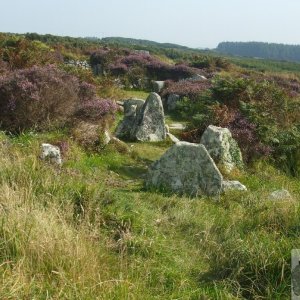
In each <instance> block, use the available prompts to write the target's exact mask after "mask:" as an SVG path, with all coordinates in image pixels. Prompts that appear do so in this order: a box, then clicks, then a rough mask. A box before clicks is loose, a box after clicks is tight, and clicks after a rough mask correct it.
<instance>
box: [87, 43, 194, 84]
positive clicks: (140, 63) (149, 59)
mask: <svg viewBox="0 0 300 300" xmlns="http://www.w3.org/2000/svg"><path fill="white" fill-rule="evenodd" d="M90 63H91V65H92V67H93V68H94V69H96V68H97V67H99V65H100V66H101V69H102V70H103V71H105V72H107V73H108V74H110V75H113V76H123V77H124V81H125V83H126V82H127V81H129V83H127V85H134V84H136V81H137V80H138V78H136V77H134V76H132V74H135V73H139V74H141V75H140V78H139V79H141V77H143V78H148V79H152V80H167V79H172V80H179V79H183V78H187V77H191V76H193V75H195V74H196V73H197V69H195V68H192V67H190V66H188V65H186V64H177V65H170V64H167V63H165V62H163V61H161V60H159V59H158V58H156V57H154V56H151V55H149V54H145V53H138V52H134V51H129V50H127V49H108V48H104V49H100V50H97V51H96V52H94V53H92V55H91V57H90ZM136 70H139V71H138V72H136ZM105 72H104V73H105ZM96 73H97V72H96ZM102 73H103V72H102ZM124 75H125V76H124ZM126 77H127V78H126Z"/></svg>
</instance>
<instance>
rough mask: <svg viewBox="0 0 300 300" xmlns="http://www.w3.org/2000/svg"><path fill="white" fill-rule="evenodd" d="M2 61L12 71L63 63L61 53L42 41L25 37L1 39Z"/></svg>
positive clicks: (0, 51)
mask: <svg viewBox="0 0 300 300" xmlns="http://www.w3.org/2000/svg"><path fill="white" fill-rule="evenodd" d="M0 60H3V61H5V62H6V63H7V64H8V66H9V68H10V69H11V70H14V69H22V68H28V67H32V66H34V65H47V64H52V63H61V62H63V57H62V55H61V54H60V53H59V51H56V50H54V49H52V48H50V47H48V46H47V45H46V44H44V43H42V42H40V41H30V40H27V39H25V38H23V37H17V36H2V37H0Z"/></svg>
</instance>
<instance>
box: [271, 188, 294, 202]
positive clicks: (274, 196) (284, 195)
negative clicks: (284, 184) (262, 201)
mask: <svg viewBox="0 0 300 300" xmlns="http://www.w3.org/2000/svg"><path fill="white" fill-rule="evenodd" d="M269 199H270V200H291V199H292V196H291V194H290V192H289V191H288V190H284V189H282V190H276V191H274V192H272V193H271V194H270V195H269Z"/></svg>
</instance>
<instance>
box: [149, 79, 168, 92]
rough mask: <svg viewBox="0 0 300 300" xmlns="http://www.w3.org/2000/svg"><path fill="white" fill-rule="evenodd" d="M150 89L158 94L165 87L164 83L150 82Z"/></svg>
mask: <svg viewBox="0 0 300 300" xmlns="http://www.w3.org/2000/svg"><path fill="white" fill-rule="evenodd" d="M151 83H152V88H153V91H154V92H155V93H159V92H160V91H161V90H162V89H163V88H164V86H165V82H164V81H152V82H151Z"/></svg>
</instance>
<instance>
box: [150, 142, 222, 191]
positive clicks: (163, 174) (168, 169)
mask: <svg viewBox="0 0 300 300" xmlns="http://www.w3.org/2000/svg"><path fill="white" fill-rule="evenodd" d="M222 181H223V177H222V175H221V173H220V171H219V170H218V168H217V166H216V165H215V163H214V161H213V159H212V158H211V157H210V155H209V153H208V152H207V150H206V149H205V147H204V146H203V145H201V144H192V143H187V142H178V143H176V144H174V145H173V146H172V147H171V148H169V149H168V150H167V151H166V152H165V154H163V155H162V157H161V158H160V159H159V160H157V161H156V162H154V163H153V164H152V165H151V166H150V168H149V171H148V173H147V177H146V182H145V184H146V187H148V188H151V187H156V188H165V189H167V190H169V191H172V192H175V193H178V194H187V195H190V196H197V195H200V194H205V195H211V196H213V195H218V194H219V193H220V192H221V190H222Z"/></svg>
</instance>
